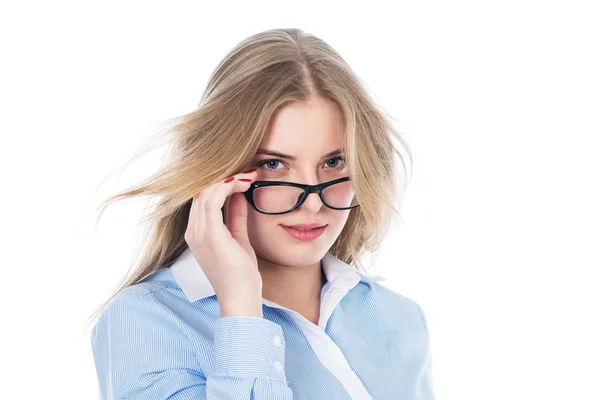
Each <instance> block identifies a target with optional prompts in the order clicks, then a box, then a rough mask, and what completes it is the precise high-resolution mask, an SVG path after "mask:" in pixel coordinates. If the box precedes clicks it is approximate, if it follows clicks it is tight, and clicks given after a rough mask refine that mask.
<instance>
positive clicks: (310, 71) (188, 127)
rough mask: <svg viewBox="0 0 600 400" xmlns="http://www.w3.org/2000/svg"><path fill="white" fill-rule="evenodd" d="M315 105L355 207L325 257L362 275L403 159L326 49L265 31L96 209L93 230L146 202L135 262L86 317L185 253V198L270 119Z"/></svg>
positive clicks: (351, 77) (224, 170) (363, 94)
mask: <svg viewBox="0 0 600 400" xmlns="http://www.w3.org/2000/svg"><path fill="white" fill-rule="evenodd" d="M316 96H322V97H325V98H328V99H330V100H331V101H333V102H334V103H335V105H336V106H337V108H338V110H339V111H340V113H341V115H342V127H341V129H342V132H343V149H344V151H345V158H346V164H347V165H348V169H349V176H350V177H351V180H352V183H353V186H354V188H355V191H356V198H357V200H358V201H359V203H360V207H357V208H354V209H352V210H351V211H350V214H349V216H348V220H347V222H346V225H345V227H344V228H343V230H342V232H341V233H340V235H339V237H338V238H337V239H336V241H335V242H334V244H333V245H332V247H331V248H330V250H329V252H330V253H331V254H333V255H334V256H336V257H338V258H339V259H341V260H342V261H344V262H346V263H348V264H350V265H352V266H353V267H354V268H357V269H359V270H361V271H365V269H364V267H363V266H362V265H361V262H360V259H359V258H360V257H361V255H362V254H363V253H364V252H366V251H368V252H371V253H374V252H376V251H377V250H378V249H379V247H380V244H381V242H382V240H383V239H384V237H385V235H386V234H387V233H388V230H389V228H390V223H391V222H392V221H393V217H394V215H396V216H398V217H400V219H401V215H400V213H399V212H398V210H397V209H396V204H395V202H396V200H397V199H398V198H399V197H398V196H399V194H400V192H399V191H400V186H402V185H400V184H399V183H398V179H397V177H396V175H397V174H396V172H397V169H398V166H397V164H396V160H400V161H401V163H402V166H403V168H402V169H403V171H404V173H405V175H404V176H405V178H407V179H406V180H405V182H406V183H408V176H407V175H406V174H407V171H408V169H407V164H412V156H411V152H410V150H409V149H408V146H407V145H406V143H405V142H404V141H403V140H402V138H401V133H400V132H398V131H397V130H396V129H395V128H394V126H393V125H392V123H391V120H392V118H390V117H389V116H388V115H387V114H386V113H384V112H383V111H382V110H381V108H380V107H378V106H377V105H376V104H375V102H374V101H373V99H372V98H371V97H370V95H369V93H368V90H367V87H366V85H365V84H363V82H362V81H361V80H360V78H359V77H358V76H357V75H356V74H355V73H354V72H353V71H352V69H351V68H350V66H349V65H348V64H347V63H346V62H345V61H344V60H343V59H342V57H341V56H340V55H339V54H338V53H337V52H336V51H335V50H334V49H333V48H332V47H331V46H329V45H328V44H327V43H326V42H324V41H323V40H322V39H320V38H318V37H316V36H314V35H312V34H309V33H307V32H305V31H303V30H301V29H272V30H267V31H263V32H260V33H256V34H254V35H252V36H249V37H248V38H246V39H244V40H243V41H241V42H240V43H238V44H237V45H236V46H235V47H234V48H233V49H232V50H230V51H229V53H227V54H226V56H225V57H224V58H223V60H222V61H221V62H220V63H219V65H218V66H217V68H216V69H215V70H214V72H213V73H212V75H211V77H210V79H209V82H208V84H207V86H206V88H205V90H204V93H203V95H202V97H201V100H200V104H199V105H198V107H197V108H196V109H195V110H194V111H192V112H190V113H188V114H185V115H182V116H179V117H176V118H172V119H168V120H166V121H164V126H166V129H164V130H162V131H161V130H159V131H158V132H157V134H156V135H155V136H154V137H152V138H151V141H150V142H151V143H156V144H155V145H154V146H150V149H152V148H156V147H157V146H160V145H162V144H165V143H166V144H168V147H169V148H168V151H167V152H166V156H165V158H164V159H163V163H162V165H161V167H160V168H159V170H158V171H157V172H156V173H154V174H153V175H152V176H150V177H149V178H147V179H146V180H144V181H142V182H140V183H139V184H137V185H135V186H133V187H130V188H129V189H127V190H124V191H122V192H120V193H117V194H115V195H112V196H110V197H108V198H107V199H106V200H105V201H104V202H103V203H102V204H101V205H100V206H101V208H102V209H101V211H100V214H99V215H98V218H97V220H96V226H97V224H98V220H99V218H100V217H101V216H102V213H103V212H104V210H105V209H106V207H108V205H110V204H111V203H113V202H115V201H117V200H125V199H130V198H135V197H138V196H146V197H147V198H148V199H149V200H151V201H153V202H151V206H150V207H148V208H149V211H148V209H146V212H145V214H144V215H145V216H144V217H143V218H142V220H141V223H148V228H147V232H145V233H144V234H143V246H142V249H141V252H140V254H139V255H138V257H137V259H136V260H134V262H133V263H132V264H131V265H130V267H129V271H128V274H127V276H125V277H124V278H123V281H122V282H121V283H120V285H119V286H118V288H117V289H116V291H115V292H114V293H113V294H112V295H111V296H110V298H109V299H108V300H106V301H105V302H104V303H103V304H102V305H101V306H100V307H99V308H98V309H97V310H96V312H95V313H94V314H93V315H92V316H91V317H90V318H92V319H95V318H96V317H97V316H98V315H99V314H100V313H101V312H102V311H103V309H104V308H105V307H106V305H107V304H108V303H109V302H110V301H111V300H112V299H113V298H114V297H115V296H116V295H117V294H118V293H119V292H120V291H121V290H123V289H125V288H127V287H128V286H131V285H134V284H136V283H138V282H139V281H140V280H142V279H143V278H145V277H146V276H148V275H150V274H152V273H153V272H155V271H157V270H158V269H160V268H162V267H169V266H171V265H172V264H173V262H174V261H175V260H176V259H177V257H178V256H179V255H181V253H182V252H183V251H184V250H185V249H186V248H187V247H188V246H187V243H186V241H185V239H184V233H185V230H186V227H187V221H188V217H189V212H190V207H191V204H192V197H193V196H194V195H195V194H196V193H198V192H199V191H200V190H201V189H203V188H205V187H207V186H210V185H212V184H214V183H216V182H218V181H220V180H223V179H225V178H227V177H229V176H231V175H234V174H235V173H238V172H239V171H243V170H245V169H244V168H246V167H248V166H249V163H250V162H251V161H252V159H253V157H254V156H255V153H256V151H257V149H258V146H259V144H260V143H261V142H262V140H263V139H264V138H265V137H266V135H267V133H268V131H269V126H270V121H271V117H272V116H273V114H274V113H275V111H276V110H278V109H279V108H280V107H282V106H284V105H286V104H288V103H290V102H304V101H307V100H309V99H312V98H314V97H316ZM401 150H402V151H401ZM403 152H404V153H405V154H403ZM138 156H139V154H138V155H137V156H134V157H133V158H132V159H131V160H130V161H129V162H131V161H133V160H134V159H135V158H137V157H138ZM407 160H408V161H409V162H408V163H407V162H406V161H407ZM129 162H128V163H126V165H128V164H129ZM411 174H412V172H411ZM222 212H223V214H224V215H226V214H225V210H224V209H222ZM132 270H133V272H131V271H132Z"/></svg>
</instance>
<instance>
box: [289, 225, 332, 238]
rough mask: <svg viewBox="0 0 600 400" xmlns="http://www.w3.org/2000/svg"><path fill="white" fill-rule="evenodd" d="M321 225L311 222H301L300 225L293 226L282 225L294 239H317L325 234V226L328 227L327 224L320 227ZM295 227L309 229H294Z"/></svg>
mask: <svg viewBox="0 0 600 400" xmlns="http://www.w3.org/2000/svg"><path fill="white" fill-rule="evenodd" d="M319 226H320V225H319V224H310V225H306V224H300V225H294V226H293V227H289V226H286V225H281V227H282V228H283V230H284V231H286V233H287V234H288V235H290V236H291V237H293V238H294V239H298V240H315V239H317V238H318V237H319V236H321V235H322V234H323V232H324V231H325V228H326V227H327V225H324V226H321V227H319ZM294 227H301V228H305V229H307V230H300V229H294ZM309 228H316V229H309Z"/></svg>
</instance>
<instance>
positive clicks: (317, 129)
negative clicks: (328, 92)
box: [260, 97, 343, 158]
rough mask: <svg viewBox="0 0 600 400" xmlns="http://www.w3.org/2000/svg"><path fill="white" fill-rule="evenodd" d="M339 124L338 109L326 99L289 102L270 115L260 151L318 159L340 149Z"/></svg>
mask: <svg viewBox="0 0 600 400" xmlns="http://www.w3.org/2000/svg"><path fill="white" fill-rule="evenodd" d="M341 121H342V120H341V114H340V112H339V110H338V108H337V107H336V105H335V103H334V102H332V101H331V100H329V99H325V98H322V97H318V98H317V99H315V100H311V101H310V102H304V103H297V102H293V103H288V104H286V105H285V106H283V107H282V108H280V109H279V110H277V112H276V113H275V114H274V115H273V118H272V121H271V126H270V129H269V132H268V134H267V136H266V137H265V139H264V140H263V142H262V143H261V146H260V148H261V149H269V150H275V151H279V152H281V153H285V154H290V155H294V156H297V157H306V158H307V157H310V156H311V155H313V154H314V155H315V156H316V157H320V156H322V154H323V153H325V152H327V151H328V150H334V149H337V148H340V147H341V145H342V139H343V138H342V132H341Z"/></svg>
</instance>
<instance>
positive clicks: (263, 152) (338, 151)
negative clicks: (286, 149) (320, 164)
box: [256, 149, 344, 161]
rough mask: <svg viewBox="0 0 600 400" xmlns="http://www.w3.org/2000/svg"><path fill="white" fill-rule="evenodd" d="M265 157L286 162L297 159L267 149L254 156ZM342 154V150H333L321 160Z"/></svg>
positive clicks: (259, 150)
mask: <svg viewBox="0 0 600 400" xmlns="http://www.w3.org/2000/svg"><path fill="white" fill-rule="evenodd" d="M261 154H262V155H267V156H275V157H279V158H284V159H287V160H292V161H296V160H297V158H296V157H294V156H291V155H289V154H283V153H280V152H278V151H274V150H268V149H258V151H257V152H256V155H261ZM342 154H344V152H343V150H342V149H337V150H334V151H332V152H330V153H327V154H325V155H324V156H323V158H328V157H333V156H337V155H342Z"/></svg>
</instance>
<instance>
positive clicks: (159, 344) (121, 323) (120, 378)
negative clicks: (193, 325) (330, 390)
mask: <svg viewBox="0 0 600 400" xmlns="http://www.w3.org/2000/svg"><path fill="white" fill-rule="evenodd" d="M147 296H148V297H145V296H139V295H135V294H133V295H124V296H119V297H117V298H115V300H114V301H113V302H111V303H110V304H109V305H108V307H107V309H106V310H105V311H104V312H103V313H102V315H101V316H100V319H99V320H98V322H97V323H96V325H95V326H94V328H93V330H92V335H91V343H92V351H93V356H94V363H95V367H96V373H97V376H98V381H99V385H100V395H101V398H102V399H134V398H135V399H139V398H144V399H152V400H155V399H167V398H168V399H170V400H201V399H207V400H216V399H219V400H234V399H239V400H246V399H256V400H261V399H264V400H267V399H276V400H279V399H282V400H290V399H292V391H291V389H290V388H289V387H288V386H287V384H286V380H285V374H284V369H283V365H284V354H285V342H284V340H283V334H282V330H281V326H280V325H278V324H276V323H274V322H272V321H269V320H266V319H263V318H256V317H225V318H220V319H218V320H217V322H216V324H215V328H214V341H213V345H214V369H213V370H212V372H211V373H210V374H209V375H208V376H206V375H205V373H204V372H203V371H202V370H201V369H200V364H199V363H198V360H197V358H196V357H197V356H198V355H199V356H202V355H203V354H208V351H210V349H211V348H210V345H207V347H206V348H198V345H197V344H193V343H192V341H191V340H190V339H189V337H188V336H187V334H186V333H185V331H184V330H183V329H182V328H183V326H182V323H181V321H180V320H179V319H178V318H177V317H176V315H175V314H174V313H173V312H172V310H170V309H169V308H168V307H166V306H165V305H164V304H162V303H160V302H158V301H156V300H155V299H153V298H151V297H150V296H151V294H150V295H147ZM277 335H278V336H279V338H280V340H275V341H274V338H275V336H277ZM276 344H280V346H279V347H278V346H276ZM207 357H208V356H207ZM277 362H279V363H280V364H281V367H282V368H280V369H281V371H278V369H277V368H276V367H277V366H278V365H279V364H277Z"/></svg>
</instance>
